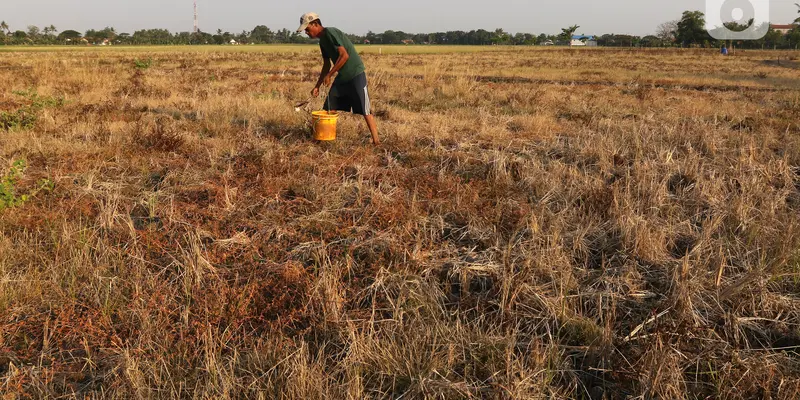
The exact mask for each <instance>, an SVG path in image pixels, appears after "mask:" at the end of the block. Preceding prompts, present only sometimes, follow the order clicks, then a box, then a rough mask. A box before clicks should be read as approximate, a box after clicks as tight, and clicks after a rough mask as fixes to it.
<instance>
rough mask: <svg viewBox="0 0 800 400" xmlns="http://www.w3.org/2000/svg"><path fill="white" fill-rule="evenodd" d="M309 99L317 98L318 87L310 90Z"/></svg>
mask: <svg viewBox="0 0 800 400" xmlns="http://www.w3.org/2000/svg"><path fill="white" fill-rule="evenodd" d="M311 97H319V87H315V88H314V89H311Z"/></svg>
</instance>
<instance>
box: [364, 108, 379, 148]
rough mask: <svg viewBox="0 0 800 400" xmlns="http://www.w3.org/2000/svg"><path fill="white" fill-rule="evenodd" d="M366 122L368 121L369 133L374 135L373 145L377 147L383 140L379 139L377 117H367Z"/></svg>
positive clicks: (370, 115) (365, 117)
mask: <svg viewBox="0 0 800 400" xmlns="http://www.w3.org/2000/svg"><path fill="white" fill-rule="evenodd" d="M364 120H365V121H367V127H368V128H369V133H370V134H371V135H372V144H374V145H376V146H377V145H379V144H381V140H380V139H378V126H377V125H375V117H373V116H372V114H369V115H365V116H364Z"/></svg>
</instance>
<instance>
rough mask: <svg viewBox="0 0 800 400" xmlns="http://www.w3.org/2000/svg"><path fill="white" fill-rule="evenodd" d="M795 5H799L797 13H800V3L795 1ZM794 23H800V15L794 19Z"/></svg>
mask: <svg viewBox="0 0 800 400" xmlns="http://www.w3.org/2000/svg"><path fill="white" fill-rule="evenodd" d="M794 5H796V6H797V13H798V14H800V3H794ZM794 23H795V24H800V17H797V19H796V20H794Z"/></svg>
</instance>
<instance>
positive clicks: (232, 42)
mask: <svg viewBox="0 0 800 400" xmlns="http://www.w3.org/2000/svg"><path fill="white" fill-rule="evenodd" d="M229 43H230V44H231V45H237V44H239V43H236V41H235V40H233V39H231V41H230V42H229Z"/></svg>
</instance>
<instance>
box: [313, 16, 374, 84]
mask: <svg viewBox="0 0 800 400" xmlns="http://www.w3.org/2000/svg"><path fill="white" fill-rule="evenodd" d="M340 46H341V47H344V48H345V49H346V50H347V54H348V55H349V56H350V58H348V59H347V62H346V63H344V66H343V67H342V69H340V70H339V74H338V75H337V76H336V81H335V82H334V83H335V84H340V83H344V82H348V81H350V80H352V79H353V78H355V77H357V76H358V75H359V74H361V73H362V72H364V63H363V62H361V57H359V56H358V52H356V48H355V46H353V42H351V41H350V39H348V38H347V36H345V35H344V33H342V31H340V30H338V29H336V28H325V30H323V31H322V36H321V37H320V38H319V48H320V50H322V57H323V58H328V59H330V60H331V62H332V63H333V64H332V65H331V68H333V66H334V65H336V60H338V59H339V47H340Z"/></svg>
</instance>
